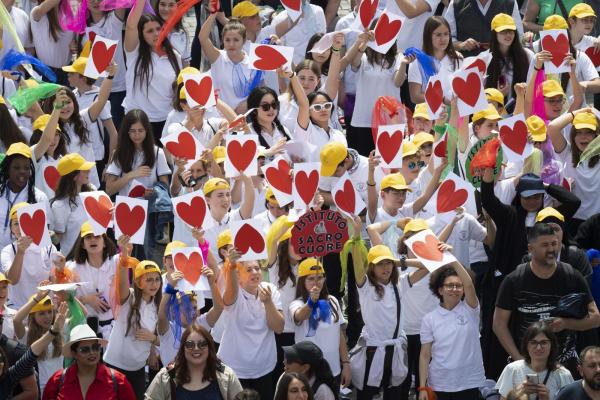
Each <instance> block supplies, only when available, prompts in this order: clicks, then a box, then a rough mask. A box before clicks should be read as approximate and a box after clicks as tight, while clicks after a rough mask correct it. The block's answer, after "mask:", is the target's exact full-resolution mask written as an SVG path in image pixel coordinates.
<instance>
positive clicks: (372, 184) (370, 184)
mask: <svg viewBox="0 0 600 400" xmlns="http://www.w3.org/2000/svg"><path fill="white" fill-rule="evenodd" d="M367 186H375V184H374V183H369V182H367Z"/></svg>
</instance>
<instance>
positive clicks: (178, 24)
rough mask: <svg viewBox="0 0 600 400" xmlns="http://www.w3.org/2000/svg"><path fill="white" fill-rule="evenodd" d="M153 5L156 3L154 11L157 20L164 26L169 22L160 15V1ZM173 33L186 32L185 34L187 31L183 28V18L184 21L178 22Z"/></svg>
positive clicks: (157, 0) (177, 0)
mask: <svg viewBox="0 0 600 400" xmlns="http://www.w3.org/2000/svg"><path fill="white" fill-rule="evenodd" d="M178 2H179V0H176V1H175V3H178ZM153 3H154V4H153V6H154V10H156V18H157V19H158V20H159V21H160V24H161V25H163V24H164V23H165V22H167V21H165V20H164V19H163V17H161V16H160V13H159V12H158V7H159V5H160V0H155V1H153ZM173 31H184V32H186V30H185V27H184V26H183V18H182V19H180V20H179V21H178V22H177V23H176V24H175V26H174V27H173Z"/></svg>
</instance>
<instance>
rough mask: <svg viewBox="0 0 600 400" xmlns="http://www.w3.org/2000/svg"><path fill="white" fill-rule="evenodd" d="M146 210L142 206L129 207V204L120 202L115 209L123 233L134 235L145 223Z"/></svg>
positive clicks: (116, 219)
mask: <svg viewBox="0 0 600 400" xmlns="http://www.w3.org/2000/svg"><path fill="white" fill-rule="evenodd" d="M145 219H146V211H145V210H144V207H142V206H134V207H133V208H131V207H129V204H126V203H120V204H119V205H118V206H117V208H116V209H115V222H116V223H117V225H119V229H120V230H121V232H122V233H123V235H127V236H133V235H135V234H136V233H137V231H138V230H139V229H140V228H141V227H142V225H143V224H144V220H145Z"/></svg>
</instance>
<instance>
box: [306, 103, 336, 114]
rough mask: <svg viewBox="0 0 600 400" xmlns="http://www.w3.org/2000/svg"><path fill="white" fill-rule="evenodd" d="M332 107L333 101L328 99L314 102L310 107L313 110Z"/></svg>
mask: <svg viewBox="0 0 600 400" xmlns="http://www.w3.org/2000/svg"><path fill="white" fill-rule="evenodd" d="M332 107H333V103H332V102H331V101H328V102H327V103H322V104H313V105H312V106H310V107H309V108H310V109H311V110H313V111H317V112H319V111H321V110H331V108H332Z"/></svg>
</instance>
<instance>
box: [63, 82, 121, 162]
mask: <svg viewBox="0 0 600 400" xmlns="http://www.w3.org/2000/svg"><path fill="white" fill-rule="evenodd" d="M99 92H100V88H99V87H97V86H93V87H92V88H91V89H90V90H88V91H87V92H85V93H79V91H78V90H77V89H75V90H73V94H75V96H76V97H77V102H78V103H79V107H80V108H81V109H84V108H89V107H90V106H91V105H92V104H93V102H94V101H95V100H96V98H97V97H98V94H99ZM111 118H112V114H111V112H110V102H106V104H104V107H103V108H102V111H101V112H100V115H99V116H98V118H97V119H96V121H95V122H93V123H92V124H90V125H88V131H89V138H90V141H91V142H92V149H93V150H94V156H95V157H96V158H95V159H94V160H90V161H96V160H103V159H104V139H103V138H104V125H103V124H102V121H106V120H109V119H111Z"/></svg>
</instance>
